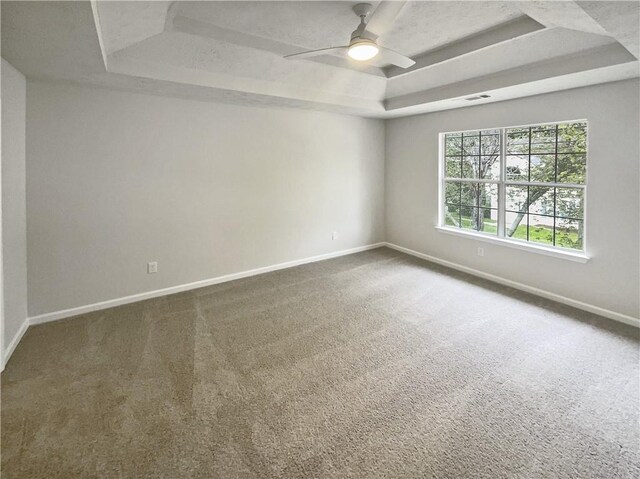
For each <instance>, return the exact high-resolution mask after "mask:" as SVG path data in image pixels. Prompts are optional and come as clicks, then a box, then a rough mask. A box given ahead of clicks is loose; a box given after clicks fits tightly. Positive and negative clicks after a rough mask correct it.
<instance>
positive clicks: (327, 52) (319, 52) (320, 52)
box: [284, 46, 348, 60]
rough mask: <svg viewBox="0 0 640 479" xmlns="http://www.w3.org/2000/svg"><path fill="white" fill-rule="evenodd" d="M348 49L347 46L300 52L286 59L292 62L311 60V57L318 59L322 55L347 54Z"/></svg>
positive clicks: (286, 56)
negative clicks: (303, 59) (304, 59)
mask: <svg viewBox="0 0 640 479" xmlns="http://www.w3.org/2000/svg"><path fill="white" fill-rule="evenodd" d="M347 48H348V47H346V46H343V47H330V48H321V49H319V50H309V51H308V52H300V53H294V54H292V55H285V57H284V58H287V59H290V60H300V59H302V58H311V57H317V56H320V55H335V54H337V53H346V52H347Z"/></svg>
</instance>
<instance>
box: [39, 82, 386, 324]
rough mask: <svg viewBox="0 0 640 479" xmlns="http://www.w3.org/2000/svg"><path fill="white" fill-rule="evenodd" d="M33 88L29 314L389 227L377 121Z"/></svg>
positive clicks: (299, 253) (293, 254)
mask: <svg viewBox="0 0 640 479" xmlns="http://www.w3.org/2000/svg"><path fill="white" fill-rule="evenodd" d="M27 90H28V91H27V99H28V101H27V138H28V151H27V153H28V159H27V217H28V224H27V236H28V266H29V268H28V272H29V275H28V283H29V314H30V315H31V316H35V315H38V314H43V313H47V312H53V311H58V310H61V309H65V308H71V307H76V306H83V305H87V304H91V303H95V302H98V301H104V300H109V299H113V298H118V297H122V296H126V295H131V294H136V293H141V292H145V291H151V290H155V289H159V288H165V287H170V286H174V285H179V284H184V283H189V282H193V281H198V280H203V279H208V278H212V277H216V276H220V275H224V274H229V273H234V272H240V271H244V270H248V269H252V268H257V267H262V266H268V265H272V264H277V263H281V262H285V261H290V260H295V259H300V258H305V257H309V256H314V255H318V254H323V253H328V252H332V251H339V250H343V249H347V248H352V247H357V246H362V245H367V244H371V243H375V242H378V241H382V240H383V239H384V238H383V235H384V191H383V188H384V123H383V122H382V121H380V120H366V119H361V118H356V117H349V116H340V115H334V114H327V113H317V112H308V111H296V110H275V109H260V108H247V107H238V106H231V105H221V104H216V103H208V102H196V101H188V100H181V99H175V98H164V97H156V96H149V95H140V94H133V93H121V92H114V91H109V90H102V89H92V88H84V87H77V86H72V85H61V84H50V83H41V82H29V83H28V89H27ZM333 231H337V232H338V233H339V238H338V239H337V240H332V232H333ZM149 261H158V263H159V272H158V273H157V274H152V275H148V274H147V273H146V264H147V262H149Z"/></svg>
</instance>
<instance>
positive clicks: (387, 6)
mask: <svg viewBox="0 0 640 479" xmlns="http://www.w3.org/2000/svg"><path fill="white" fill-rule="evenodd" d="M405 3H407V2H406V1H404V0H398V1H395V0H392V1H385V0H383V1H381V2H380V3H379V4H378V7H377V8H376V9H375V11H374V12H373V13H372V14H371V18H370V19H369V21H368V22H367V27H366V28H365V32H369V33H372V34H373V35H374V36H375V37H381V36H382V35H384V34H385V33H387V31H389V30H390V29H391V27H392V26H393V22H395V20H396V17H397V16H398V14H399V13H400V10H402V7H404V4H405Z"/></svg>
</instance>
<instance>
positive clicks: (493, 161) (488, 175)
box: [478, 154, 500, 180]
mask: <svg viewBox="0 0 640 479" xmlns="http://www.w3.org/2000/svg"><path fill="white" fill-rule="evenodd" d="M478 178H480V179H485V180H498V179H500V155H499V154H498V155H492V156H481V157H480V170H479V173H478Z"/></svg>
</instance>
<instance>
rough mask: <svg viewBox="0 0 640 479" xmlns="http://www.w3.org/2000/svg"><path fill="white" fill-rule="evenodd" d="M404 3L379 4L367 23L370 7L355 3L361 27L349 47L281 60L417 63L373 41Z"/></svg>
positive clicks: (402, 64)
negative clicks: (344, 58)
mask: <svg viewBox="0 0 640 479" xmlns="http://www.w3.org/2000/svg"><path fill="white" fill-rule="evenodd" d="M404 3H405V2H403V1H386V2H385V1H382V2H380V5H378V8H376V11H375V12H374V14H373V15H372V16H371V18H370V19H369V20H367V17H368V16H369V13H370V12H371V4H370V3H358V4H357V5H354V6H353V11H354V12H355V14H356V15H358V16H359V17H360V25H358V28H356V29H355V30H354V31H353V33H352V34H351V41H350V42H349V44H348V45H344V46H340V47H330V48H321V49H319V50H311V51H307V52H301V53H294V54H292V55H286V56H285V57H284V58H290V59H294V60H295V59H302V58H310V57H315V56H319V55H340V56H342V55H348V56H349V57H350V58H352V59H354V60H357V61H360V62H366V61H371V60H373V63H377V64H378V65H380V66H382V65H395V66H398V67H400V68H409V67H411V66H413V65H415V63H416V62H414V61H413V60H412V59H411V58H409V57H406V56H404V55H402V54H401V53H398V52H396V51H393V50H390V49H388V48H385V47H382V46H380V45H378V44H377V42H376V40H377V39H378V37H379V36H381V35H382V34H384V33H385V32H386V31H387V30H388V29H389V28H391V26H392V25H393V21H394V20H395V17H396V16H397V15H398V13H399V12H400V9H401V8H402V7H403V5H404Z"/></svg>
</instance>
